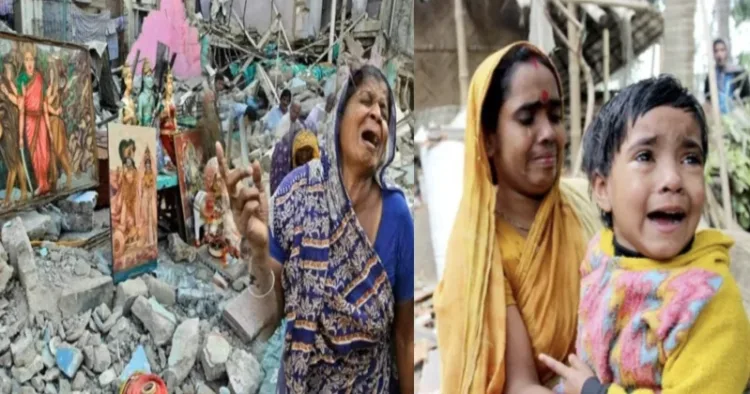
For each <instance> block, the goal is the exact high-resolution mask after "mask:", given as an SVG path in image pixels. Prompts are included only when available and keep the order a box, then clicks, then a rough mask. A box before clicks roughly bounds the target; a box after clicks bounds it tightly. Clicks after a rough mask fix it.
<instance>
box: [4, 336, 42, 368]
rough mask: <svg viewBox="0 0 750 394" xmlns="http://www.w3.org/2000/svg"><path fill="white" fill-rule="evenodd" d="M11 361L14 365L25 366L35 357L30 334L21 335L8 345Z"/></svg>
mask: <svg viewBox="0 0 750 394" xmlns="http://www.w3.org/2000/svg"><path fill="white" fill-rule="evenodd" d="M10 352H11V354H12V355H13V362H14V364H15V366H16V367H25V366H27V365H29V364H31V362H32V361H33V360H34V358H35V357H36V350H35V349H34V339H33V338H32V337H31V336H30V335H22V336H20V337H19V338H18V339H16V341H15V342H13V343H12V344H11V345H10Z"/></svg>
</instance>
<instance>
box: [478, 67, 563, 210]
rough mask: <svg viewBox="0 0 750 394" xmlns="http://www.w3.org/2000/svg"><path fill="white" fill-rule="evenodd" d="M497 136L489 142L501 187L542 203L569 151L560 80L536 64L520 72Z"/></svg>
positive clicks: (515, 75)
mask: <svg viewBox="0 0 750 394" xmlns="http://www.w3.org/2000/svg"><path fill="white" fill-rule="evenodd" d="M512 72H513V75H512V77H511V83H510V91H509V92H508V93H506V94H507V99H506V101H505V103H504V104H503V106H502V108H500V114H499V118H498V126H497V130H495V132H494V133H491V134H489V135H487V137H486V138H485V143H486V150H487V155H488V156H489V159H490V162H491V164H492V165H493V166H494V168H495V172H496V174H497V178H498V179H497V181H498V186H499V187H501V188H504V187H505V188H510V189H511V190H514V191H516V192H518V193H521V194H523V195H526V196H529V197H533V198H539V197H541V196H543V195H545V194H546V193H547V192H548V191H549V190H550V188H552V186H553V185H554V183H555V180H556V179H557V174H558V172H559V171H560V170H561V169H560V163H561V162H562V159H561V156H562V154H563V148H564V146H565V130H564V129H563V123H562V101H561V97H560V93H559V91H558V89H557V83H556V81H555V76H554V74H553V73H552V71H550V70H549V69H548V68H547V67H545V66H543V65H542V64H540V63H538V62H536V63H533V64H530V63H523V64H518V65H516V66H515V70H514V71H512Z"/></svg>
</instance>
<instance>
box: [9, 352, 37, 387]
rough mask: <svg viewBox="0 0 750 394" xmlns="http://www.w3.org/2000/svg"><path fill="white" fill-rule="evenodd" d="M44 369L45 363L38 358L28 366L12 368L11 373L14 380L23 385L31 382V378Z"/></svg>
mask: <svg viewBox="0 0 750 394" xmlns="http://www.w3.org/2000/svg"><path fill="white" fill-rule="evenodd" d="M42 369H44V363H43V362H42V358H41V357H39V356H37V357H35V358H34V360H33V361H32V362H31V363H30V364H29V365H27V366H24V367H18V366H15V367H13V368H11V370H10V373H11V375H13V379H15V380H16V381H18V383H21V384H23V383H26V382H28V381H29V380H31V378H33V377H34V375H36V374H37V373H39V372H41V371H42Z"/></svg>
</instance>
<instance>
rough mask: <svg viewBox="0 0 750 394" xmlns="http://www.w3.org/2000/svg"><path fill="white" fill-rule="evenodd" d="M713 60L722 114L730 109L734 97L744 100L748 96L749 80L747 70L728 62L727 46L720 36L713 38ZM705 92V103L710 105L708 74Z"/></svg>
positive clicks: (749, 91)
mask: <svg viewBox="0 0 750 394" xmlns="http://www.w3.org/2000/svg"><path fill="white" fill-rule="evenodd" d="M714 60H715V62H716V85H717V88H718V89H719V110H720V111H721V113H722V114H726V113H729V112H731V111H732V108H733V104H734V102H733V101H734V100H735V99H740V100H745V99H746V98H748V96H750V82H748V77H747V72H746V71H745V70H744V69H743V68H742V67H741V66H738V65H735V64H731V63H730V60H729V48H727V44H726V42H725V41H724V40H723V39H721V38H717V39H716V40H714ZM705 93H706V105H711V91H710V89H709V85H708V76H706V84H705ZM706 113H710V111H706Z"/></svg>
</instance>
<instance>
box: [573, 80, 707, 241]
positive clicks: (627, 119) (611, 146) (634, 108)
mask: <svg viewBox="0 0 750 394" xmlns="http://www.w3.org/2000/svg"><path fill="white" fill-rule="evenodd" d="M661 106H669V107H672V108H677V109H681V110H683V111H685V112H687V113H689V114H691V115H693V117H694V118H695V121H696V122H698V126H699V127H700V130H701V148H702V149H703V152H702V154H703V157H702V159H703V161H704V162H705V160H706V156H707V155H708V125H707V124H706V116H705V114H704V113H703V108H702V107H701V105H700V103H699V102H698V100H697V99H696V98H695V96H693V95H692V94H690V92H689V91H688V90H687V89H685V88H684V87H683V86H682V84H680V82H679V81H678V80H677V79H675V78H674V77H672V76H671V75H666V74H665V75H661V76H659V77H656V78H649V79H644V80H643V81H640V82H638V83H635V84H633V85H630V86H628V87H626V88H625V89H623V90H622V91H621V92H620V93H619V94H617V95H616V96H615V97H614V98H612V100H609V102H607V103H606V104H604V106H603V107H602V108H601V110H599V114H597V116H596V117H595V118H594V121H593V122H591V125H590V126H589V128H588V130H587V131H586V134H585V135H584V137H583V147H582V148H583V162H582V165H581V168H582V170H583V171H584V172H585V173H586V175H588V178H589V181H590V182H592V183H593V180H594V176H596V175H599V176H602V177H605V178H606V177H608V176H609V172H610V170H611V169H612V161H613V160H614V158H615V153H617V152H619V150H620V146H621V145H622V142H623V141H624V140H625V137H626V136H627V133H628V129H629V128H630V127H633V125H634V124H635V122H636V121H637V120H638V118H640V117H642V116H644V115H646V113H648V112H649V111H651V110H652V109H654V108H656V107H661ZM601 215H602V221H604V224H605V225H606V226H607V227H609V228H612V213H611V212H602V213H601Z"/></svg>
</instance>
